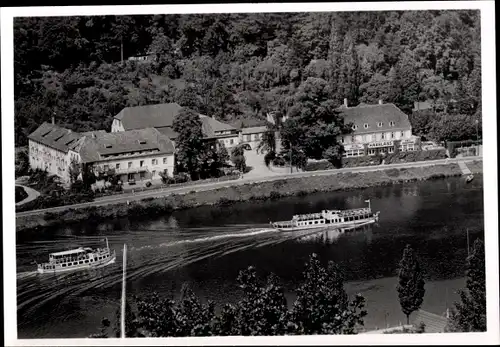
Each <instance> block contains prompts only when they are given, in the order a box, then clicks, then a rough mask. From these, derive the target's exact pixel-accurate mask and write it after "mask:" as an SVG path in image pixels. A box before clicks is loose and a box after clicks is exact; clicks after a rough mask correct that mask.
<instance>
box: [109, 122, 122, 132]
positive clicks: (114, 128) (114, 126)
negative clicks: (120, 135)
mask: <svg viewBox="0 0 500 347" xmlns="http://www.w3.org/2000/svg"><path fill="white" fill-rule="evenodd" d="M118 131H125V129H124V128H123V124H122V121H121V120H119V119H113V123H112V124H111V132H112V133H115V132H118Z"/></svg>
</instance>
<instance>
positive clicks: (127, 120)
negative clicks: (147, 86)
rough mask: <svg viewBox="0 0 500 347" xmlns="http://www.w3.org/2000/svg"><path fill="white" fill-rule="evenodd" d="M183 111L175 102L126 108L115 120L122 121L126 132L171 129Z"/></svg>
mask: <svg viewBox="0 0 500 347" xmlns="http://www.w3.org/2000/svg"><path fill="white" fill-rule="evenodd" d="M181 109H182V106H180V105H179V104H177V103H175V102H173V103H168V104H156V105H145V106H134V107H125V108H124V109H123V110H121V111H120V113H118V114H117V115H116V116H115V117H114V118H115V119H119V120H121V122H122V124H123V128H124V129H125V130H133V129H144V128H161V127H167V126H169V127H171V126H172V124H173V122H174V118H175V117H176V116H177V114H178V113H179V111H180V110H181Z"/></svg>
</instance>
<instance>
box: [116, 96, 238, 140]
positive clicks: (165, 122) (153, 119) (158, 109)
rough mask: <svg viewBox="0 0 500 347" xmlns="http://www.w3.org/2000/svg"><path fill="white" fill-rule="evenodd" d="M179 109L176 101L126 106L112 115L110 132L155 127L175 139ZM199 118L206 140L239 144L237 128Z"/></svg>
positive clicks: (214, 120)
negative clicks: (175, 123)
mask: <svg viewBox="0 0 500 347" xmlns="http://www.w3.org/2000/svg"><path fill="white" fill-rule="evenodd" d="M181 109H182V106H180V105H179V104H177V103H167V104H155V105H145V106H134V107H126V108H124V109H123V110H121V111H120V113H118V114H117V115H116V116H115V117H114V119H113V123H112V125H111V132H119V131H126V130H133V129H144V128H155V129H157V130H158V131H160V132H161V133H162V134H165V135H166V136H168V137H169V138H170V139H171V140H173V141H175V140H176V138H177V136H178V134H177V133H176V132H175V131H174V130H173V123H174V120H175V117H177V115H178V114H179V112H180V110H181ZM200 120H201V123H202V132H203V135H204V137H205V139H206V140H207V141H218V142H222V143H224V145H225V146H226V147H234V146H236V145H238V144H239V130H238V129H237V128H235V127H233V126H231V125H229V124H226V123H222V122H220V121H218V120H216V119H214V118H212V117H208V116H205V115H201V114H200Z"/></svg>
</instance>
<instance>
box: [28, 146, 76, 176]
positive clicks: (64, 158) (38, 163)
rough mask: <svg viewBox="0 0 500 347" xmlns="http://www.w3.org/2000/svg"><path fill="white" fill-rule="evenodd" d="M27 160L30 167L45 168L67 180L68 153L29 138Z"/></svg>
mask: <svg viewBox="0 0 500 347" xmlns="http://www.w3.org/2000/svg"><path fill="white" fill-rule="evenodd" d="M28 146H29V162H30V167H31V168H32V169H41V170H46V171H47V172H48V173H49V175H56V176H58V177H60V178H61V180H62V181H64V182H69V165H70V162H71V159H70V156H69V153H65V152H62V151H59V150H57V149H54V148H51V147H49V146H46V145H44V144H41V143H39V142H36V141H32V140H29V141H28Z"/></svg>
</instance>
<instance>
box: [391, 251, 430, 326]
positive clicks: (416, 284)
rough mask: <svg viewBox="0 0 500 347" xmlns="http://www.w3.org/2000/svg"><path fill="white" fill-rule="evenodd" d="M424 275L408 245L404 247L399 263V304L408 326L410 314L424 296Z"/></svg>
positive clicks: (419, 305)
mask: <svg viewBox="0 0 500 347" xmlns="http://www.w3.org/2000/svg"><path fill="white" fill-rule="evenodd" d="M424 286H425V281H424V274H423V272H422V269H421V268H420V263H419V261H418V259H417V257H416V256H415V253H414V252H413V249H412V248H411V246H410V245H406V248H405V249H404V251H403V258H402V259H401V261H400V262H399V283H398V286H397V290H398V293H399V303H400V305H401V310H402V311H403V313H404V314H405V315H406V323H407V324H410V314H411V313H412V312H413V311H416V310H418V309H419V308H420V307H421V306H422V302H423V301H424V294H425V288H424Z"/></svg>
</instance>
